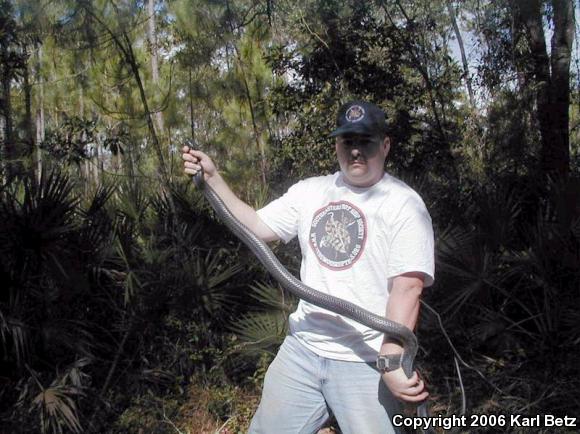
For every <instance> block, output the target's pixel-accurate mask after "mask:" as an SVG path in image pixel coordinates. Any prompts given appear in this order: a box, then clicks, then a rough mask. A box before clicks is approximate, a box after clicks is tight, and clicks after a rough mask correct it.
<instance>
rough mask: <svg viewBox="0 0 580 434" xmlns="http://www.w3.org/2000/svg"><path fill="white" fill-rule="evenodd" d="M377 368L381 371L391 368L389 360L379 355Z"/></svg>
mask: <svg viewBox="0 0 580 434" xmlns="http://www.w3.org/2000/svg"><path fill="white" fill-rule="evenodd" d="M377 368H378V369H379V370H380V371H386V370H387V369H388V368H389V360H388V359H386V358H384V357H379V358H378V359H377Z"/></svg>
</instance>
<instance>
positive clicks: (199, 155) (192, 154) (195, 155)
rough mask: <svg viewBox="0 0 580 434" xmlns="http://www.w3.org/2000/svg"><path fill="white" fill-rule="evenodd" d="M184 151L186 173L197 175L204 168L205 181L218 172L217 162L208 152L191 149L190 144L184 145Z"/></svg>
mask: <svg viewBox="0 0 580 434" xmlns="http://www.w3.org/2000/svg"><path fill="white" fill-rule="evenodd" d="M182 151H183V155H182V156H181V158H183V166H184V170H183V171H184V172H185V173H186V174H188V175H194V176H195V175H196V174H197V172H199V171H200V170H201V169H202V168H203V175H204V176H203V179H204V181H208V180H209V179H210V178H212V177H214V176H215V175H216V174H217V169H216V167H215V164H214V163H213V161H212V160H211V158H209V156H208V155H207V154H204V153H203V152H201V151H198V150H197V149H191V148H190V147H189V146H184V147H183V149H182Z"/></svg>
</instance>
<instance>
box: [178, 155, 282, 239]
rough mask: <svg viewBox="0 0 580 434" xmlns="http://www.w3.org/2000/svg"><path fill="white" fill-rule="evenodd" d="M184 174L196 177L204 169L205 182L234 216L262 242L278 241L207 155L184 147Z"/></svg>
mask: <svg viewBox="0 0 580 434" xmlns="http://www.w3.org/2000/svg"><path fill="white" fill-rule="evenodd" d="M182 158H183V161H184V163H183V164H184V172H185V173H187V174H188V175H195V174H197V172H199V171H200V170H201V168H202V167H203V173H204V180H205V182H206V183H207V184H208V185H209V186H210V187H211V188H212V189H213V190H214V191H215V192H216V193H217V195H218V196H219V197H220V198H221V199H222V200H223V201H224V203H225V204H226V206H227V207H228V209H229V210H230V211H231V212H232V214H233V215H234V216H235V217H236V218H237V219H238V220H239V221H240V222H242V223H243V224H244V225H246V227H247V228H248V229H250V230H251V231H252V232H253V233H254V234H255V235H256V236H258V237H259V238H260V239H262V241H265V242H270V241H277V240H278V239H279V237H278V236H277V235H276V234H275V233H274V231H272V229H270V227H269V226H268V225H266V223H264V222H263V221H262V219H261V218H260V217H259V216H258V213H256V210H254V208H252V207H251V206H249V205H248V204H247V203H245V202H244V201H242V200H241V199H239V198H238V197H237V196H236V195H235V194H234V192H233V191H232V190H231V189H230V187H229V186H228V184H227V183H226V182H225V180H224V179H223V178H222V177H221V175H220V174H219V172H218V171H217V169H216V167H215V164H214V163H213V161H212V160H211V158H209V157H208V156H207V155H206V154H204V153H203V152H201V151H198V150H194V149H190V148H189V147H188V146H184V147H183V155H182Z"/></svg>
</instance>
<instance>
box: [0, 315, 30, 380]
mask: <svg viewBox="0 0 580 434" xmlns="http://www.w3.org/2000/svg"><path fill="white" fill-rule="evenodd" d="M0 338H1V339H2V346H3V347H4V353H5V354H8V353H9V351H7V350H8V348H9V347H10V346H12V349H13V351H14V356H15V358H16V365H17V366H18V367H19V368H22V367H23V366H24V364H25V363H26V361H27V360H28V355H29V342H28V339H29V337H28V332H27V327H26V325H25V324H24V323H23V322H22V321H20V320H17V319H14V318H10V317H7V316H5V315H4V314H3V313H2V311H0Z"/></svg>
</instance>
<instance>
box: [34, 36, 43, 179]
mask: <svg viewBox="0 0 580 434" xmlns="http://www.w3.org/2000/svg"><path fill="white" fill-rule="evenodd" d="M37 56H38V62H37V64H36V81H37V82H38V107H37V109H36V179H37V180H38V182H40V177H41V175H42V150H41V149H40V145H41V144H42V142H43V140H44V136H45V123H44V82H43V79H42V74H41V73H40V69H41V68H40V60H41V58H42V47H39V48H38V53H37Z"/></svg>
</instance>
